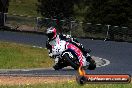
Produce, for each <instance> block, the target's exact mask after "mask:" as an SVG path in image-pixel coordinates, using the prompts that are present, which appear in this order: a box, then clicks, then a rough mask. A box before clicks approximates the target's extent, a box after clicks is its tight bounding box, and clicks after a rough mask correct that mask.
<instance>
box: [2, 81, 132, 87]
mask: <svg viewBox="0 0 132 88" xmlns="http://www.w3.org/2000/svg"><path fill="white" fill-rule="evenodd" d="M0 88H132V84H86V85H83V86H82V85H79V84H77V83H76V82H72V83H71V82H66V83H56V84H55V83H48V84H37V85H36V84H35V85H29V84H27V85H19V86H17V85H15V86H9V85H8V86H0Z"/></svg>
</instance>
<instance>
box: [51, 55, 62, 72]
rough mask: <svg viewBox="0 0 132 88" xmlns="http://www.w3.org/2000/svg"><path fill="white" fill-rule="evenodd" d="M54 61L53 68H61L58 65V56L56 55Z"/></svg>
mask: <svg viewBox="0 0 132 88" xmlns="http://www.w3.org/2000/svg"><path fill="white" fill-rule="evenodd" d="M54 63H55V65H54V66H53V68H54V69H55V70H59V69H61V68H62V67H61V66H60V65H59V58H58V57H56V58H55V60H54Z"/></svg>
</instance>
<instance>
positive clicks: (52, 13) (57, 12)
mask: <svg viewBox="0 0 132 88" xmlns="http://www.w3.org/2000/svg"><path fill="white" fill-rule="evenodd" d="M38 2H39V4H38V12H40V13H41V15H42V16H44V17H59V18H64V17H65V18H69V17H71V16H72V15H73V7H74V0H38Z"/></svg>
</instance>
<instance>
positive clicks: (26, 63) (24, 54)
mask: <svg viewBox="0 0 132 88" xmlns="http://www.w3.org/2000/svg"><path fill="white" fill-rule="evenodd" d="M52 63H53V62H52V60H51V59H50V58H49V57H48V52H47V50H46V49H44V48H43V49H40V48H34V47H32V46H29V45H22V44H16V43H7V42H0V69H16V68H17V69H19V68H45V67H51V66H52Z"/></svg>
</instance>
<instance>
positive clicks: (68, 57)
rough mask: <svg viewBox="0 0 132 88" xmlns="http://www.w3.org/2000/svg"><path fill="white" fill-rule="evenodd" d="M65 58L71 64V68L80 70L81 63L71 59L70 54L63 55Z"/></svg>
mask: <svg viewBox="0 0 132 88" xmlns="http://www.w3.org/2000/svg"><path fill="white" fill-rule="evenodd" d="M63 58H65V59H66V60H67V61H68V63H70V66H71V67H73V68H74V69H75V70H77V69H78V68H79V64H78V63H79V61H78V59H77V58H71V57H70V56H69V54H68V53H65V54H64V55H63Z"/></svg>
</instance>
